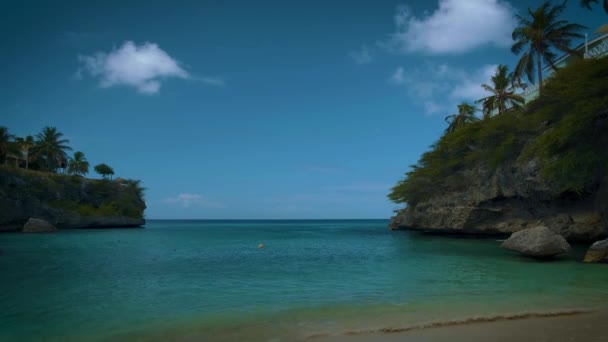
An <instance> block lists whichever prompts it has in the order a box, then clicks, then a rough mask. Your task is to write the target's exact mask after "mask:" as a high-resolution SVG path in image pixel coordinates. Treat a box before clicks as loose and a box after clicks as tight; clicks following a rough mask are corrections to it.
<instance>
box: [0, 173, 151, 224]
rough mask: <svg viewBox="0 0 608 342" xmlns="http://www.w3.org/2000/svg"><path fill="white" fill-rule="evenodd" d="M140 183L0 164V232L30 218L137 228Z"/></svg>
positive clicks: (140, 210) (140, 211) (141, 207)
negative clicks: (53, 172) (87, 177)
mask: <svg viewBox="0 0 608 342" xmlns="http://www.w3.org/2000/svg"><path fill="white" fill-rule="evenodd" d="M142 190H143V189H142V188H141V187H140V186H139V182H136V181H130V180H123V179H118V180H114V181H111V180H94V179H86V178H83V177H79V176H67V175H58V174H52V173H47V172H37V171H28V170H23V169H15V168H12V167H8V166H3V167H0V231H19V230H21V229H22V227H23V225H24V223H25V222H26V221H27V220H28V219H29V218H30V217H35V218H40V219H44V220H47V221H48V222H50V223H51V224H53V225H55V226H56V227H58V228H105V227H140V226H142V225H143V224H144V223H145V220H144V218H143V213H144V209H145V208H146V205H145V203H144V201H143V198H142Z"/></svg>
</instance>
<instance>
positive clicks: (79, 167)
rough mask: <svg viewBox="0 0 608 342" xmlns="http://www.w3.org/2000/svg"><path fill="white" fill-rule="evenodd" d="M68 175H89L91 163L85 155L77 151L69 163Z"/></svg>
mask: <svg viewBox="0 0 608 342" xmlns="http://www.w3.org/2000/svg"><path fill="white" fill-rule="evenodd" d="M68 173H69V174H71V175H78V176H84V175H86V174H87V173H89V162H88V161H87V158H86V157H85V156H84V153H82V152H80V151H77V152H75V153H74V157H72V158H70V161H69V163H68Z"/></svg>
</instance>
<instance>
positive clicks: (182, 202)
mask: <svg viewBox="0 0 608 342" xmlns="http://www.w3.org/2000/svg"><path fill="white" fill-rule="evenodd" d="M163 202H165V203H171V204H177V205H179V206H181V207H183V208H190V207H203V208H209V209H221V208H224V205H223V204H222V203H220V202H217V201H213V200H210V199H208V198H206V197H204V196H202V195H199V194H188V193H182V194H179V195H177V196H175V197H171V198H165V199H164V200H163Z"/></svg>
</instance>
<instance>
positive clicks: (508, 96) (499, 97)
mask: <svg viewBox="0 0 608 342" xmlns="http://www.w3.org/2000/svg"><path fill="white" fill-rule="evenodd" d="M508 72H509V69H508V68H507V66H506V65H502V64H501V65H499V66H498V67H497V68H496V73H495V74H494V76H492V85H493V87H491V86H489V85H487V84H482V85H481V87H482V88H483V89H485V91H487V92H489V93H491V94H492V95H490V96H487V97H484V98H483V99H480V100H477V101H475V103H481V104H482V106H483V117H484V119H485V118H488V117H490V116H492V114H493V113H494V111H497V114H498V115H500V114H502V113H504V112H505V111H506V110H507V109H509V108H512V107H519V106H521V105H523V104H524V98H523V96H521V95H519V94H516V93H515V89H516V88H517V86H518V85H517V81H516V80H514V77H513V74H509V73H508Z"/></svg>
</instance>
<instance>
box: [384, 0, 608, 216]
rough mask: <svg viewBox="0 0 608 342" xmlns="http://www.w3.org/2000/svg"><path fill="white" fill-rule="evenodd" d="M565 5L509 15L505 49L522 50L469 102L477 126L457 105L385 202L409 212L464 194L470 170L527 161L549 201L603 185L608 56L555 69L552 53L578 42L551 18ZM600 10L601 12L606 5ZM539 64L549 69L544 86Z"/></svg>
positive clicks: (574, 32)
mask: <svg viewBox="0 0 608 342" xmlns="http://www.w3.org/2000/svg"><path fill="white" fill-rule="evenodd" d="M591 3H597V0H595V1H594V0H591V1H581V5H582V6H585V7H587V8H590V4H591ZM565 6H566V3H565V2H563V3H561V4H560V5H557V6H552V5H551V3H550V2H549V1H546V2H545V3H543V4H542V5H541V6H540V7H539V8H537V9H536V10H531V9H528V13H529V15H530V17H531V18H530V19H527V18H524V17H522V16H517V19H518V23H519V25H518V26H517V27H516V28H515V30H514V31H513V40H514V44H513V46H512V48H511V50H512V52H513V53H515V54H519V53H520V52H522V51H523V50H524V49H527V50H526V51H525V52H524V53H523V55H522V56H521V58H520V59H519V61H518V63H517V67H516V69H515V72H514V73H513V74H509V73H508V69H507V67H506V66H504V65H499V66H498V68H497V70H496V73H495V75H494V76H493V77H492V86H489V85H486V84H483V85H482V87H483V88H484V89H485V90H486V91H488V92H489V93H490V94H491V95H490V96H487V97H485V98H483V99H480V100H478V101H476V103H481V104H482V106H483V108H482V111H483V120H479V119H478V117H477V116H476V115H475V111H476V109H475V107H473V106H471V105H469V104H466V103H462V104H460V105H459V106H458V114H452V115H449V116H447V117H446V121H447V122H448V127H447V129H446V130H445V132H444V135H443V136H441V137H440V138H439V140H438V141H437V142H435V143H434V144H433V145H432V146H431V149H430V151H427V152H425V153H424V154H423V155H422V156H421V158H420V160H419V161H418V163H417V164H416V165H412V166H410V171H409V172H407V173H406V174H405V177H404V178H403V179H402V180H401V181H399V182H398V183H397V184H396V185H395V186H394V187H393V189H392V191H391V193H390V194H389V196H388V197H389V198H390V199H391V200H392V201H394V202H396V203H404V204H407V205H408V206H414V205H416V204H417V203H419V202H421V201H426V200H430V199H432V198H434V197H437V196H440V195H441V194H444V193H446V192H452V191H463V190H465V189H467V187H468V185H469V184H470V182H471V181H472V179H471V177H473V176H472V174H474V173H475V170H477V171H479V170H485V171H489V172H493V171H495V170H496V169H497V168H499V167H504V168H508V167H515V168H517V167H518V166H519V167H522V166H523V165H525V164H527V163H529V162H531V161H534V162H535V163H536V165H538V167H539V168H540V174H539V175H540V177H541V178H542V179H543V180H544V181H546V182H547V184H550V185H551V186H552V187H554V188H555V189H557V190H556V194H555V195H556V196H559V195H562V194H565V193H572V194H579V195H583V194H585V193H588V192H593V191H594V190H595V189H596V188H597V186H598V185H599V184H600V183H601V182H602V181H603V180H604V179H608V178H607V175H608V148H607V147H606V146H608V134H606V132H608V96H606V94H608V82H606V79H608V57H605V58H601V59H589V60H583V59H582V58H581V59H579V60H577V61H575V62H572V63H570V64H569V65H568V66H566V67H564V68H561V69H557V68H556V66H555V64H554V61H555V57H556V54H555V53H554V52H553V51H555V50H557V51H562V52H568V53H572V52H573V51H572V50H571V49H570V48H569V45H570V43H571V41H572V39H574V38H582V37H583V35H581V34H580V33H579V31H581V30H582V29H584V26H581V25H578V24H573V23H568V22H566V21H564V20H560V19H559V15H560V14H561V13H562V11H563V10H564V8H565ZM604 7H605V9H606V10H607V12H608V0H604ZM573 55H575V56H576V55H577V54H573ZM542 61H545V62H546V63H547V64H548V65H549V66H551V67H552V68H553V70H554V74H553V75H552V77H551V78H550V79H549V80H546V81H545V84H543V80H542ZM534 71H536V73H537V75H538V79H539V97H538V98H537V99H535V100H533V101H531V102H529V103H526V104H525V105H524V99H523V98H522V97H521V95H518V89H519V88H523V83H522V81H521V77H522V76H523V75H524V74H525V75H526V76H527V77H528V79H529V80H530V81H532V82H533V81H534V77H535V75H534ZM541 86H542V92H541V91H540V89H541ZM494 114H501V115H494Z"/></svg>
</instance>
